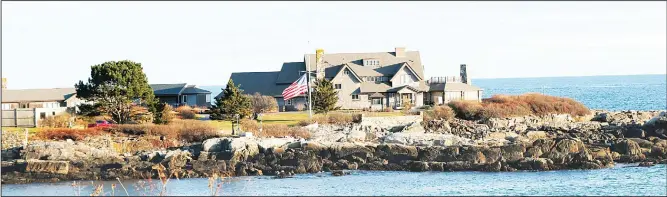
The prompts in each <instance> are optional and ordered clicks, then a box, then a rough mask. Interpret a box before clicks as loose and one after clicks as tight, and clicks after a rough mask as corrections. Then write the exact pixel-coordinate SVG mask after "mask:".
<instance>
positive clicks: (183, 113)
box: [176, 105, 197, 119]
mask: <svg viewBox="0 0 667 197" xmlns="http://www.w3.org/2000/svg"><path fill="white" fill-rule="evenodd" d="M176 112H178V115H179V116H180V117H181V119H195V118H197V113H195V110H194V109H193V108H192V107H190V106H187V105H183V106H179V107H177V108H176Z"/></svg>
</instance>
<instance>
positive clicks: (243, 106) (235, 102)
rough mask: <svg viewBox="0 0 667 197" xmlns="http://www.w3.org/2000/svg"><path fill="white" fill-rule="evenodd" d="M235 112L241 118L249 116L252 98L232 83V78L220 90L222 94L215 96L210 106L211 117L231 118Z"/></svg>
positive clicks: (216, 118)
mask: <svg viewBox="0 0 667 197" xmlns="http://www.w3.org/2000/svg"><path fill="white" fill-rule="evenodd" d="M235 114H239V115H240V116H241V118H246V117H250V116H251V115H252V100H251V98H250V97H249V96H247V95H244V94H243V90H241V89H239V87H238V86H235V85H234V81H232V79H229V82H227V87H225V89H223V90H222V96H221V97H220V98H216V99H215V105H214V106H212V107H211V119H213V120H232V119H233V118H234V115H235Z"/></svg>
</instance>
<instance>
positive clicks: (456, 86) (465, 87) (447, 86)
mask: <svg viewBox="0 0 667 197" xmlns="http://www.w3.org/2000/svg"><path fill="white" fill-rule="evenodd" d="M477 90H483V89H482V88H479V87H477V86H473V85H469V84H465V83H432V84H429V91H441V92H442V91H477Z"/></svg>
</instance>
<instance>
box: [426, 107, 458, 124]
mask: <svg viewBox="0 0 667 197" xmlns="http://www.w3.org/2000/svg"><path fill="white" fill-rule="evenodd" d="M454 116H455V114H454V110H452V108H451V107H449V106H445V105H443V106H435V107H434V108H433V111H428V113H425V114H424V120H425V121H428V120H451V119H453V118H454Z"/></svg>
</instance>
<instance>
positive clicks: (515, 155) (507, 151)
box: [500, 144, 526, 162]
mask: <svg viewBox="0 0 667 197" xmlns="http://www.w3.org/2000/svg"><path fill="white" fill-rule="evenodd" d="M500 151H501V154H502V156H503V158H504V159H505V160H506V161H507V162H511V161H517V160H520V159H522V158H523V155H524V152H526V147H525V146H524V145H523V144H511V145H506V146H502V147H500Z"/></svg>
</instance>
